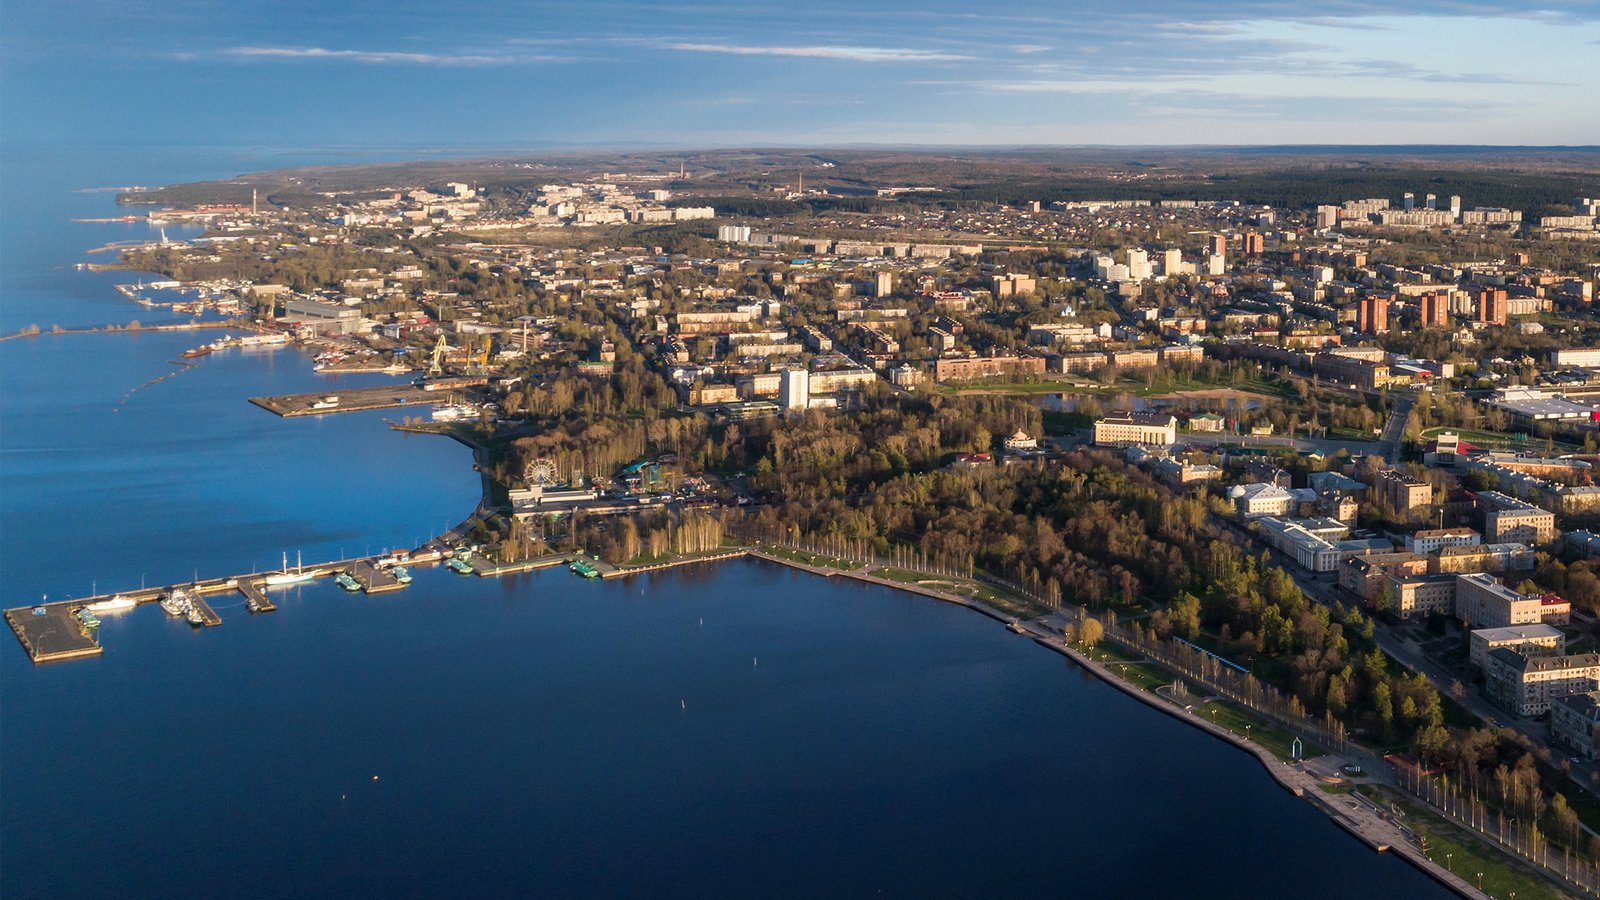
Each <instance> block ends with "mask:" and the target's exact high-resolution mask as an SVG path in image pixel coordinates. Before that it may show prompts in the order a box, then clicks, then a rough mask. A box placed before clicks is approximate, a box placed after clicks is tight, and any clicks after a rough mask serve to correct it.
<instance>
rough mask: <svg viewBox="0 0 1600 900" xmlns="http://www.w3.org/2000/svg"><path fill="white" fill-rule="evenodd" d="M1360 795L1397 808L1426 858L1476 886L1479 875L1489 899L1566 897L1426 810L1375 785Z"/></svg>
mask: <svg viewBox="0 0 1600 900" xmlns="http://www.w3.org/2000/svg"><path fill="white" fill-rule="evenodd" d="M1356 790H1358V791H1359V792H1360V793H1361V794H1362V795H1364V796H1367V797H1370V798H1371V799H1373V800H1374V801H1376V802H1377V803H1379V804H1381V805H1383V806H1386V807H1387V806H1390V805H1391V804H1392V805H1393V806H1396V807H1398V808H1399V809H1400V810H1401V812H1403V813H1404V814H1405V819H1404V821H1405V824H1406V825H1407V827H1409V828H1411V829H1412V830H1413V831H1415V832H1417V834H1418V835H1421V836H1423V837H1426V838H1427V842H1428V843H1427V849H1428V858H1429V859H1432V860H1433V861H1434V862H1437V863H1440V864H1443V865H1445V866H1447V867H1448V868H1449V869H1450V871H1452V872H1454V873H1455V874H1457V875H1459V876H1461V877H1462V878H1465V879H1466V880H1467V882H1468V883H1469V884H1472V885H1473V886H1477V885H1478V884H1479V883H1480V881H1479V879H1478V873H1479V872H1482V873H1483V879H1482V881H1481V884H1482V885H1483V892H1484V893H1486V894H1488V895H1489V896H1491V897H1509V896H1511V894H1512V893H1513V892H1514V893H1515V894H1516V896H1517V897H1518V898H1521V900H1559V898H1564V897H1566V896H1568V895H1567V893H1566V892H1565V891H1563V890H1561V889H1560V888H1559V887H1557V886H1556V885H1555V884H1554V883H1553V882H1551V881H1550V880H1549V879H1547V878H1545V877H1544V876H1543V875H1541V874H1539V873H1538V872H1537V871H1535V870H1534V869H1533V868H1532V867H1531V866H1529V865H1528V864H1526V863H1523V862H1520V861H1518V860H1516V859H1513V858H1511V857H1510V856H1507V855H1506V854H1504V853H1501V852H1499V851H1498V850H1495V849H1493V848H1492V847H1490V846H1489V845H1487V844H1485V843H1484V842H1483V841H1481V840H1479V839H1478V838H1477V837H1476V836H1474V835H1473V834H1471V833H1469V832H1467V831H1466V830H1464V829H1462V828H1460V827H1458V826H1456V825H1453V824H1451V823H1449V822H1446V821H1444V820H1443V819H1440V818H1439V817H1438V816H1437V815H1435V814H1434V813H1432V812H1430V811H1429V810H1428V809H1427V807H1425V806H1423V805H1422V804H1420V803H1418V802H1417V801H1415V800H1413V799H1411V798H1410V797H1407V796H1405V795H1404V794H1401V793H1399V792H1398V791H1394V790H1391V789H1389V788H1385V787H1381V786H1379V785H1373V784H1364V785H1361V786H1360V787H1358V788H1357V789H1356Z"/></svg>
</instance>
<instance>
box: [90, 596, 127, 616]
mask: <svg viewBox="0 0 1600 900" xmlns="http://www.w3.org/2000/svg"><path fill="white" fill-rule="evenodd" d="M138 605H139V603H138V601H137V600H134V599H133V598H131V597H124V596H122V595H121V594H117V595H116V596H114V597H112V598H111V599H110V600H101V601H99V602H98V603H91V604H89V605H88V606H85V607H84V609H86V610H88V611H89V612H92V613H94V614H95V615H97V616H103V615H105V614H106V613H115V612H122V611H124V610H129V609H133V608H134V607H135V606H138Z"/></svg>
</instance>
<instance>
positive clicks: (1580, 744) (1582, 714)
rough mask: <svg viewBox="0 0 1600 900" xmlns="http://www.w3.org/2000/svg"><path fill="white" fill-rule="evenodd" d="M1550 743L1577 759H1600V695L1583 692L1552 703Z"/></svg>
mask: <svg viewBox="0 0 1600 900" xmlns="http://www.w3.org/2000/svg"><path fill="white" fill-rule="evenodd" d="M1550 740H1551V742H1552V743H1554V744H1555V745H1556V746H1558V747H1560V748H1561V749H1562V750H1565V751H1566V752H1567V753H1570V754H1572V755H1573V756H1576V757H1578V758H1579V759H1587V760H1594V759H1597V758H1600V693H1597V692H1595V691H1584V692H1582V693H1573V694H1566V695H1564V696H1561V697H1556V698H1555V699H1553V700H1551V701H1550Z"/></svg>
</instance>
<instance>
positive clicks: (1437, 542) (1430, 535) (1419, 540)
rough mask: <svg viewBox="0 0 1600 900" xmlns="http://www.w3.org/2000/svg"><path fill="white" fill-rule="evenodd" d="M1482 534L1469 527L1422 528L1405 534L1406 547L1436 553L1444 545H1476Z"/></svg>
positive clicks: (1425, 552) (1422, 552)
mask: <svg viewBox="0 0 1600 900" xmlns="http://www.w3.org/2000/svg"><path fill="white" fill-rule="evenodd" d="M1482 543H1483V536H1482V535H1480V534H1478V533H1477V532H1476V531H1473V530H1472V529H1471V528H1424V529H1423V530H1421V531H1416V532H1413V533H1411V534H1408V535H1406V538H1405V544H1406V549H1407V550H1410V551H1411V552H1412V553H1421V554H1428V553H1437V552H1439V551H1440V550H1442V549H1444V548H1445V547H1476V546H1478V545H1480V544H1482Z"/></svg>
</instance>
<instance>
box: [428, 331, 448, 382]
mask: <svg viewBox="0 0 1600 900" xmlns="http://www.w3.org/2000/svg"><path fill="white" fill-rule="evenodd" d="M449 349H450V345H449V344H447V343H445V339H444V335H442V334H441V335H439V342H438V343H437V344H434V345H433V356H432V357H431V358H430V359H429V360H428V377H429V378H438V377H439V376H441V375H443V374H444V354H445V352H446V351H448V350H449Z"/></svg>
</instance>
